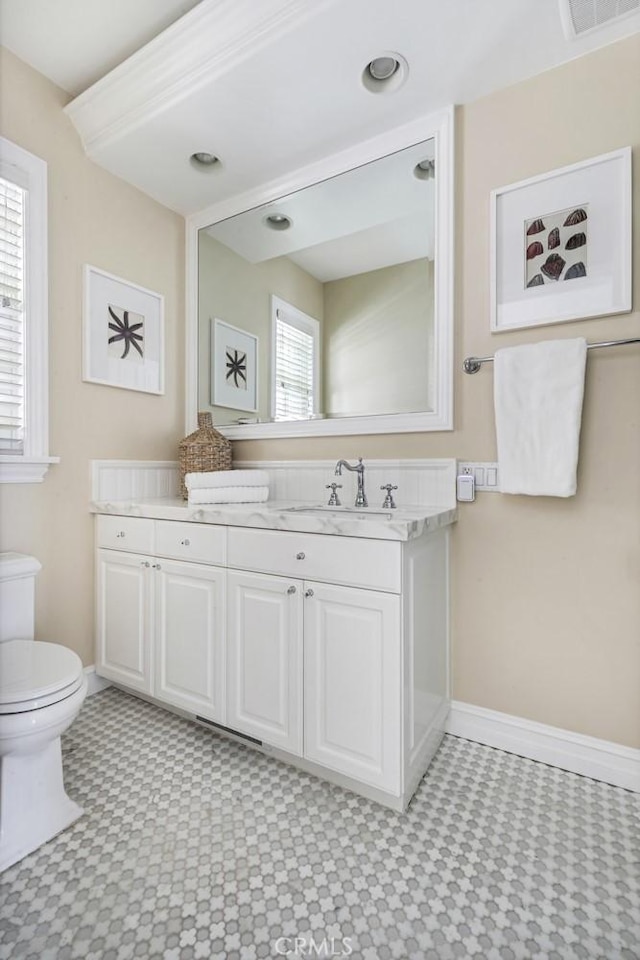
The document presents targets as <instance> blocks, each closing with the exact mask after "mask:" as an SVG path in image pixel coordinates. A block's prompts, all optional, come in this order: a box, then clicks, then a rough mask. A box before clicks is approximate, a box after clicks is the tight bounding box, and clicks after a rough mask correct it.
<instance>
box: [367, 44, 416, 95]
mask: <svg viewBox="0 0 640 960" xmlns="http://www.w3.org/2000/svg"><path fill="white" fill-rule="evenodd" d="M408 73H409V65H408V63H407V61H406V60H405V59H404V57H401V56H400V54H399V53H392V52H390V51H388V50H385V51H383V52H382V53H379V54H378V56H377V57H374V58H373V60H370V61H369V63H368V64H367V65H366V67H365V68H364V70H363V71H362V77H361V80H362V84H363V86H364V87H365V88H366V89H367V90H368V91H369V93H392V92H393V91H395V90H398V89H399V88H400V87H401V86H402V84H403V83H404V82H405V80H406V79H407V75H408Z"/></svg>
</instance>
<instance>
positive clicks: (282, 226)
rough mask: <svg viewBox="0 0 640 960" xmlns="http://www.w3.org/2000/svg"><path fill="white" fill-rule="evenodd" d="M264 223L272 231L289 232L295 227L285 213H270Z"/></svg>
mask: <svg viewBox="0 0 640 960" xmlns="http://www.w3.org/2000/svg"><path fill="white" fill-rule="evenodd" d="M263 223H265V224H266V226H267V227H269V228H270V229H271V230H288V229H289V227H290V226H292V225H293V220H292V219H291V218H290V217H287V216H285V214H284V213H270V214H269V215H268V216H266V217H265V218H264V220H263Z"/></svg>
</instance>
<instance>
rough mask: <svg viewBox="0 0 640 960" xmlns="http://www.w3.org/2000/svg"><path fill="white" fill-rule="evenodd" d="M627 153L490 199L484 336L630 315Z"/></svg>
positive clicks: (575, 167)
mask: <svg viewBox="0 0 640 960" xmlns="http://www.w3.org/2000/svg"><path fill="white" fill-rule="evenodd" d="M631 212H632V194H631V147H624V148H623V149H621V150H616V151H614V152H612V153H607V154H604V155H602V156H598V157H592V158H590V159H589V160H583V161H581V162H580V163H575V164H573V165H571V166H568V167H562V168H560V169H558V170H552V171H550V172H548V173H544V174H540V175H538V176H535V177H532V178H531V179H529V180H523V181H521V182H519V183H513V184H510V185H509V186H506V187H500V188H499V189H497V190H493V191H492V193H491V330H492V332H494V333H499V332H502V331H503V330H516V329H520V328H524V327H534V326H543V325H546V324H551V323H564V322H567V321H570V320H584V319H589V318H591V317H600V316H608V315H610V314H616V313H625V312H627V311H629V310H631Z"/></svg>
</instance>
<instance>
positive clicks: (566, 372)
mask: <svg viewBox="0 0 640 960" xmlns="http://www.w3.org/2000/svg"><path fill="white" fill-rule="evenodd" d="M586 360H587V342H586V340H584V338H582V337H579V338H576V339H575V340H545V341H543V342H542V343H533V344H528V345H526V346H522V347H507V348H505V349H503V350H496V354H495V369H494V378H495V379H494V400H495V414H496V435H497V440H498V467H499V470H500V491H501V493H524V494H528V495H529V496H533V497H572V496H573V495H574V494H575V492H576V470H577V466H578V445H579V440H580V420H581V417H582V398H583V394H584V374H585V367H586Z"/></svg>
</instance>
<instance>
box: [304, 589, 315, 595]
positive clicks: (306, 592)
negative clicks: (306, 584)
mask: <svg viewBox="0 0 640 960" xmlns="http://www.w3.org/2000/svg"><path fill="white" fill-rule="evenodd" d="M304 595H305V597H312V596H313V590H305V594H304Z"/></svg>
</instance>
